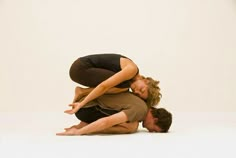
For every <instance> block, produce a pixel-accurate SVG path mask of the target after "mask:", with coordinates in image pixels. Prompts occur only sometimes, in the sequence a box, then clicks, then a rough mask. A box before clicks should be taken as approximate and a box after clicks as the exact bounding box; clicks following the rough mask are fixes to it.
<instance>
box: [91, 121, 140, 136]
mask: <svg viewBox="0 0 236 158" xmlns="http://www.w3.org/2000/svg"><path fill="white" fill-rule="evenodd" d="M138 125H139V123H138V122H131V123H121V124H118V125H115V126H112V127H110V128H107V129H104V130H102V131H98V132H96V133H95V134H99V133H101V134H128V133H135V132H137V130H138Z"/></svg>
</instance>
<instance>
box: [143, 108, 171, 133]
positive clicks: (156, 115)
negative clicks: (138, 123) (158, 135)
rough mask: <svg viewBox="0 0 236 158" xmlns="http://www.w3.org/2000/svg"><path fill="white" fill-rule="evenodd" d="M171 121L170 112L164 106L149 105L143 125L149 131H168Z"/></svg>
mask: <svg viewBox="0 0 236 158" xmlns="http://www.w3.org/2000/svg"><path fill="white" fill-rule="evenodd" d="M171 123H172V114H171V113H170V112H168V111H167V110H166V109H164V108H154V107H151V108H150V109H149V110H148V113H147V115H146V118H145V120H144V121H143V127H144V128H147V129H148V131H149V132H168V130H169V128H170V126H171Z"/></svg>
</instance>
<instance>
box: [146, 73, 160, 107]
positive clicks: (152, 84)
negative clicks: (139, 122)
mask: <svg viewBox="0 0 236 158" xmlns="http://www.w3.org/2000/svg"><path fill="white" fill-rule="evenodd" d="M145 79H146V80H147V81H148V82H147V84H148V97H147V99H146V103H147V106H148V107H153V106H155V105H157V104H158V103H159V102H160V100H161V97H162V95H161V93H160V90H161V89H160V88H159V86H158V84H159V83H160V82H159V81H156V80H154V79H152V78H151V77H146V78H145Z"/></svg>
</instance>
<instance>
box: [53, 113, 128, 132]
mask: <svg viewBox="0 0 236 158" xmlns="http://www.w3.org/2000/svg"><path fill="white" fill-rule="evenodd" d="M127 121H128V117H127V116H126V114H125V113H124V112H123V111H121V112H119V113H116V114H113V115H111V116H108V117H104V118H101V119H98V120H97V121H95V122H92V123H90V124H88V125H87V126H85V127H82V128H81V129H76V128H72V129H71V130H67V131H65V132H62V133H57V135H85V134H93V133H99V132H101V131H103V130H105V129H108V128H111V127H113V126H115V125H118V124H121V123H125V122H127Z"/></svg>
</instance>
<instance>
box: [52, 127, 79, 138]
mask: <svg viewBox="0 0 236 158" xmlns="http://www.w3.org/2000/svg"><path fill="white" fill-rule="evenodd" d="M78 131H79V129H77V128H74V127H72V128H68V129H66V130H65V131H64V132H60V133H57V134H56V135H58V136H74V135H80V134H79V133H78Z"/></svg>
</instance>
